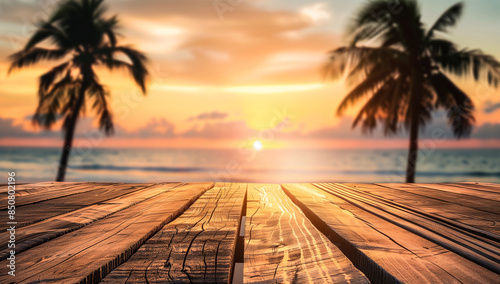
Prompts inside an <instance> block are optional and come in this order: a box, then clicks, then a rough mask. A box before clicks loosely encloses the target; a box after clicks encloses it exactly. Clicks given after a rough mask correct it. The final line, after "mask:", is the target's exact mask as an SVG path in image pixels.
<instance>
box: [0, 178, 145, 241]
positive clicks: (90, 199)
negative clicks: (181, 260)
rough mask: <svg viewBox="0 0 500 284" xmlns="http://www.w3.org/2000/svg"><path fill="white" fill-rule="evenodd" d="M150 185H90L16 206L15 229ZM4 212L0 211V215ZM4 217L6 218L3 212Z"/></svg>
mask: <svg viewBox="0 0 500 284" xmlns="http://www.w3.org/2000/svg"><path fill="white" fill-rule="evenodd" d="M145 186H150V184H123V183H122V184H110V183H108V184H98V185H92V189H91V190H84V191H83V192H79V191H76V192H75V193H74V194H70V195H67V196H61V197H58V198H54V199H48V200H43V201H40V202H36V203H31V204H27V205H23V206H16V219H15V221H16V222H17V227H18V228H20V227H24V226H26V225H29V224H32V223H35V222H39V221H42V220H45V219H47V218H50V217H53V216H57V215H60V214H64V213H67V212H71V211H74V210H78V209H80V208H83V207H85V206H89V205H92V204H95V203H98V202H103V201H106V200H108V199H113V198H116V197H119V196H122V195H125V194H128V193H131V192H134V191H136V190H139V189H142V188H144V187H145ZM23 199H24V197H17V198H16V201H22V200H23ZM3 213H4V212H2V211H0V214H3ZM4 216H7V212H5V214H4ZM6 228H7V224H6V223H0V231H5V229H6Z"/></svg>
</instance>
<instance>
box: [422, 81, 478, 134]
mask: <svg viewBox="0 0 500 284" xmlns="http://www.w3.org/2000/svg"><path fill="white" fill-rule="evenodd" d="M430 82H431V84H432V87H433V89H434V91H435V93H436V96H437V102H436V106H437V107H440V108H444V109H446V110H447V112H448V122H449V123H450V125H451V127H452V129H453V133H454V134H455V136H457V137H458V138H462V137H467V136H468V135H469V134H470V133H471V130H472V126H473V124H474V122H475V118H474V115H473V112H474V104H473V103H472V100H471V99H470V98H469V97H468V96H467V94H465V93H464V92H463V91H462V90H461V89H460V88H459V87H457V86H456V85H455V84H454V83H453V82H452V81H451V80H450V79H449V78H448V77H446V75H444V74H443V73H438V74H435V75H433V76H432V77H431V78H430Z"/></svg>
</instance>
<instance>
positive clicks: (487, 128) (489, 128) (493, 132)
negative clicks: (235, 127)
mask: <svg viewBox="0 0 500 284" xmlns="http://www.w3.org/2000/svg"><path fill="white" fill-rule="evenodd" d="M472 137H473V138H477V139H500V124H499V123H494V124H493V123H485V124H483V125H481V126H480V127H478V129H477V130H476V131H474V134H473V135H472Z"/></svg>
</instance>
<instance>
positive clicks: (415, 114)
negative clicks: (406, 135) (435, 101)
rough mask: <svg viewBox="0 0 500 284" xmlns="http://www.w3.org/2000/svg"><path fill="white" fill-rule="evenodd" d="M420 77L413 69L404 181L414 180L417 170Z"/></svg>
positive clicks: (415, 64)
mask: <svg viewBox="0 0 500 284" xmlns="http://www.w3.org/2000/svg"><path fill="white" fill-rule="evenodd" d="M413 62H415V63H414V65H413V66H418V61H417V60H416V59H415V60H414V61H413ZM422 79H423V78H421V74H420V73H419V70H414V71H413V75H412V82H411V94H410V105H409V107H410V108H411V109H412V112H411V114H410V119H411V121H410V147H409V149H408V162H407V165H406V182H407V183H414V182H415V173H416V170H417V155H418V130H419V123H420V106H421V102H420V99H421V94H422Z"/></svg>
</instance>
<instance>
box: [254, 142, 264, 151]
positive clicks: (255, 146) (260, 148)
mask: <svg viewBox="0 0 500 284" xmlns="http://www.w3.org/2000/svg"><path fill="white" fill-rule="evenodd" d="M253 148H254V149H255V150H256V151H260V150H262V142H260V141H259V140H255V141H254V142H253Z"/></svg>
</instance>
